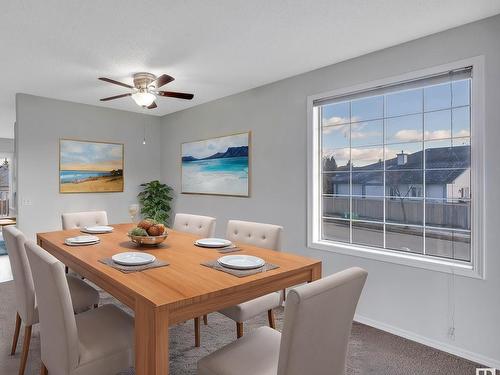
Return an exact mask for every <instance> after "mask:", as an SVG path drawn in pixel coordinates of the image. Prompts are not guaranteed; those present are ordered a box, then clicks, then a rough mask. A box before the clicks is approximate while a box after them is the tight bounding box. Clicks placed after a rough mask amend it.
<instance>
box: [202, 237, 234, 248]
mask: <svg viewBox="0 0 500 375" xmlns="http://www.w3.org/2000/svg"><path fill="white" fill-rule="evenodd" d="M195 244H196V245H198V246H201V247H213V248H218V247H226V246H231V245H232V244H233V243H232V242H231V241H229V240H225V239H224V238H201V239H199V240H196V241H195Z"/></svg>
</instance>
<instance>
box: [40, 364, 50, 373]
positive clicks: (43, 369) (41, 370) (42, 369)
mask: <svg viewBox="0 0 500 375" xmlns="http://www.w3.org/2000/svg"><path fill="white" fill-rule="evenodd" d="M40 375H49V372H48V371H47V367H45V365H44V364H43V362H42V365H41V367H40Z"/></svg>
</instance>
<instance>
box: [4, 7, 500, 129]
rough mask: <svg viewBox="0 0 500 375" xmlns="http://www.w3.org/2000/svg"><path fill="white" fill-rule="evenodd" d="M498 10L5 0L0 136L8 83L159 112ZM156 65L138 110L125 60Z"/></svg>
mask: <svg viewBox="0 0 500 375" xmlns="http://www.w3.org/2000/svg"><path fill="white" fill-rule="evenodd" d="M497 13H500V1H499V0H474V1H470V0H406V1H404V0H377V1H373V0H308V1H307V0H288V1H286V0H211V1H206V0H197V1H193V0H175V1H174V0H168V1H167V0H157V1H153V0H140V1H138V0H135V1H132V0H106V1H98V0H43V1H40V0H16V1H2V4H1V10H0V51H1V52H0V71H2V72H3V77H2V84H1V86H0V137H13V123H14V121H15V94H16V93H20V92H21V93H28V94H34V95H40V96H46V97H50V98H57V99H64V100H69V101H74V102H78V103H86V104H92V105H98V106H105V107H110V108H117V109H123V110H128V111H136V112H146V113H150V114H154V115H159V116H160V115H165V114H167V113H171V112H175V111H178V110H181V109H184V108H188V107H190V106H194V105H197V104H200V103H204V102H207V101H211V100H214V99H217V98H220V97H223V96H227V95H230V94H233V93H237V92H241V91H244V90H247V89H250V88H252V87H257V86H260V85H263V84H266V83H269V82H273V81H276V80H279V79H282V78H285V77H289V76H292V75H295V74H298V73H302V72H306V71H309V70H313V69H315V68H319V67H322V66H325V65H329V64H332V63H335V62H338V61H342V60H346V59H348V58H352V57H355V56H359V55H362V54H365V53H368V52H371V51H375V50H378V49H382V48H385V47H389V46H391V45H395V44H399V43H402V42H405V41H408V40H412V39H416V38H419V37H422V36H425V35H429V34H432V33H435V32H438V31H442V30H445V29H449V28H451V27H454V26H458V25H461V24H465V23H468V22H472V21H475V20H478V19H481V18H485V17H488V16H491V15H494V14H497ZM138 71H148V72H152V73H155V74H161V73H167V74H169V75H171V76H173V77H175V79H176V80H175V81H174V82H173V83H171V84H169V85H167V86H165V89H167V90H179V91H186V92H193V93H194V94H195V98H194V99H193V100H192V101H182V100H178V99H171V98H159V99H158V108H157V109H155V110H144V109H141V108H140V107H138V106H137V105H136V104H135V103H134V102H133V101H132V99H131V98H124V99H118V100H115V101H112V102H107V103H101V102H99V100H98V99H99V98H102V97H106V96H111V95H117V94H120V93H125V92H127V91H126V90H127V89H124V88H123V89H122V88H121V87H119V86H114V85H111V84H106V83H104V82H100V81H98V80H97V77H99V76H106V77H110V78H113V79H116V80H120V81H123V82H127V83H131V78H130V75H131V73H133V72H138Z"/></svg>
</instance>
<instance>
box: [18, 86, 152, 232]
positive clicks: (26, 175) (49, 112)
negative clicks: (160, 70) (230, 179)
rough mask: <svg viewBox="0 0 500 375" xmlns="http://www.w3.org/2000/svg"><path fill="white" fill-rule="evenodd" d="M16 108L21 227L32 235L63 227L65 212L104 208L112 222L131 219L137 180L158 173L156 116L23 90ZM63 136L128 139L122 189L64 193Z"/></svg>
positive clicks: (113, 139)
mask: <svg viewBox="0 0 500 375" xmlns="http://www.w3.org/2000/svg"><path fill="white" fill-rule="evenodd" d="M16 112H17V129H16V142H17V147H18V149H17V157H18V159H17V160H18V220H19V228H20V229H21V230H22V231H24V232H25V233H26V234H27V235H28V236H30V237H32V238H34V237H33V236H34V233H36V232H40V231H48V230H57V229H60V228H61V218H60V215H61V213H62V212H72V211H79V210H92V209H103V210H106V211H107V212H108V216H109V220H110V222H112V223H117V222H125V221H130V218H129V216H128V205H129V204H130V203H135V202H137V199H136V196H137V193H138V192H139V188H138V186H139V184H141V183H143V182H146V181H148V180H151V179H158V178H159V177H160V176H159V175H160V142H159V135H160V130H159V127H160V119H159V118H158V117H154V116H149V115H143V114H137V113H131V112H125V111H117V110H111V109H106V108H99V107H94V106H89V105H84V104H76V103H70V102H64V101H59V100H52V99H46V98H40V97H36V96H31V95H24V94H18V95H17V97H16ZM145 126H146V136H147V144H146V145H143V144H142V140H143V137H144V127H145ZM59 138H71V139H82V140H95V141H105V142H106V141H109V142H118V143H124V144H125V148H124V153H125V171H124V174H125V187H124V192H123V193H100V194H60V193H59V177H58V175H59ZM26 201H30V202H31V205H30V204H29V202H26ZM26 203H28V204H26Z"/></svg>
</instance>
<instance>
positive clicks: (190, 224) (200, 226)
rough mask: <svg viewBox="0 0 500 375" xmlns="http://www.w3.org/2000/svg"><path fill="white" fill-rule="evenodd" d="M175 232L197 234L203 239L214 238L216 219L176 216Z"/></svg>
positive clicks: (186, 215)
mask: <svg viewBox="0 0 500 375" xmlns="http://www.w3.org/2000/svg"><path fill="white" fill-rule="evenodd" d="M173 229H174V230H178V231H179V232H186V233H191V234H195V235H197V236H199V237H201V238H207V237H213V236H214V233H215V218H214V217H210V216H201V215H191V214H176V215H175V219H174V226H173Z"/></svg>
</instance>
